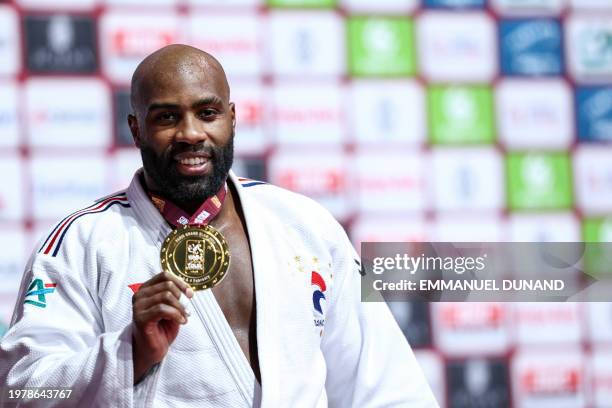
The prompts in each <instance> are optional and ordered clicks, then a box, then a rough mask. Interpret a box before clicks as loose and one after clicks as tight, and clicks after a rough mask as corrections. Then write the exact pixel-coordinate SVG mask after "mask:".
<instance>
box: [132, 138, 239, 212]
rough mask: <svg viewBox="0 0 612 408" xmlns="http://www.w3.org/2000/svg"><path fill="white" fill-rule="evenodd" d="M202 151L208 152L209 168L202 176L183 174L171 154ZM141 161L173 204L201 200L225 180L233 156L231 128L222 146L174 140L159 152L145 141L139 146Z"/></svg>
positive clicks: (218, 188) (214, 192)
mask: <svg viewBox="0 0 612 408" xmlns="http://www.w3.org/2000/svg"><path fill="white" fill-rule="evenodd" d="M185 152H193V153H204V154H207V155H209V156H210V158H209V160H210V164H211V165H212V166H211V168H212V171H211V173H210V174H207V175H203V176H184V175H182V174H180V173H179V172H178V170H177V168H176V161H175V160H174V156H175V155H176V154H178V153H185ZM140 155H141V157H142V165H143V167H144V170H145V172H146V174H147V176H148V177H149V178H150V179H151V180H152V181H153V183H154V184H155V188H156V189H157V190H158V191H156V192H157V193H159V194H161V195H162V196H164V197H166V198H168V199H170V200H171V201H172V202H174V203H175V204H180V203H193V202H197V203H200V202H203V201H205V200H206V199H207V198H209V197H212V196H213V195H215V194H217V193H218V192H219V190H220V189H221V186H223V184H224V183H225V181H226V180H227V176H228V174H229V170H230V168H231V167H232V162H233V160H234V131H232V134H231V137H230V139H229V141H228V142H227V143H226V144H225V146H220V147H210V146H205V145H204V143H200V144H197V145H190V144H187V143H177V144H174V145H170V146H168V148H167V149H166V150H165V151H164V152H163V153H162V154H161V155H158V154H157V153H155V151H154V150H153V148H151V147H150V146H149V145H142V146H141V148H140Z"/></svg>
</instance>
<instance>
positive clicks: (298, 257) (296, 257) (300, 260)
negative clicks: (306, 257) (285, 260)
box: [293, 255, 302, 262]
mask: <svg viewBox="0 0 612 408" xmlns="http://www.w3.org/2000/svg"><path fill="white" fill-rule="evenodd" d="M293 259H295V262H302V257H300V256H299V255H296V256H295V258H293Z"/></svg>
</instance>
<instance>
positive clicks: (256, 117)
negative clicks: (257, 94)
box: [238, 101, 262, 126]
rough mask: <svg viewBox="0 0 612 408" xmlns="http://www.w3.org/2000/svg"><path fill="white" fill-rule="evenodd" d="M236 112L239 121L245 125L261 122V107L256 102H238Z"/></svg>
mask: <svg viewBox="0 0 612 408" xmlns="http://www.w3.org/2000/svg"><path fill="white" fill-rule="evenodd" d="M239 109H240V110H239V112H238V114H239V115H240V122H239V123H241V124H242V123H244V124H247V125H251V126H253V125H256V124H259V123H260V122H261V119H262V107H261V105H260V104H259V103H257V102H252V101H246V102H242V103H241V104H240V108H239Z"/></svg>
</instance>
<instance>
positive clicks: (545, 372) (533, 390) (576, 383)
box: [521, 366, 582, 395]
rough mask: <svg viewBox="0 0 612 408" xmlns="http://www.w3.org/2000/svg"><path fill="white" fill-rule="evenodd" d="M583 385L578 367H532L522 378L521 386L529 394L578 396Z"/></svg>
mask: <svg viewBox="0 0 612 408" xmlns="http://www.w3.org/2000/svg"><path fill="white" fill-rule="evenodd" d="M581 384H582V373H581V372H580V370H579V369H578V368H577V367H558V366H555V367H531V368H529V369H528V370H527V371H526V372H525V373H524V374H523V375H522V376H521V385H522V387H523V390H524V391H525V392H526V393H528V394H537V395H560V394H576V393H577V392H578V390H579V389H580V385H581Z"/></svg>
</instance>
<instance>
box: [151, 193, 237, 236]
mask: <svg viewBox="0 0 612 408" xmlns="http://www.w3.org/2000/svg"><path fill="white" fill-rule="evenodd" d="M148 194H149V197H150V198H151V201H152V202H153V205H155V207H156V208H157V210H158V211H159V212H160V214H161V215H162V216H163V217H164V219H165V220H166V221H168V222H169V223H170V224H171V225H173V226H174V227H175V228H179V227H182V226H185V225H207V224H208V223H210V221H212V219H213V218H215V217H216V216H217V215H218V214H219V213H220V212H221V207H222V206H223V202H224V201H225V196H226V195H227V182H226V183H223V186H221V188H220V189H219V191H218V192H217V194H215V195H213V196H212V197H209V198H207V199H206V200H205V201H204V203H202V205H200V207H199V208H198V209H197V210H196V211H195V212H194V213H193V214H191V215H189V214H188V213H187V212H186V211H183V210H182V209H181V208H179V207H178V206H177V205H176V204H174V203H173V202H171V201H170V200H168V199H166V198H164V197H161V196H159V195H156V194H153V193H151V192H149V193H148Z"/></svg>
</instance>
